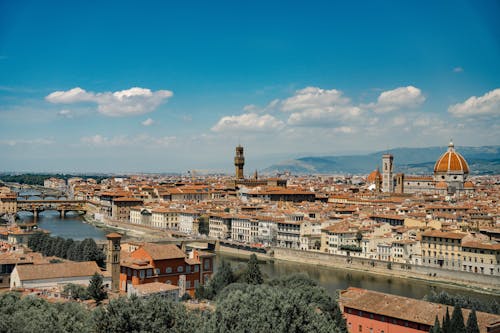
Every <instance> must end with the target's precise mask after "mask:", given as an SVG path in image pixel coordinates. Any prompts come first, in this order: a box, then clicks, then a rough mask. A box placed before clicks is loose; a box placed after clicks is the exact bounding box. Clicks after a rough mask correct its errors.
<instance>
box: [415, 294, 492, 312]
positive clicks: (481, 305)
mask: <svg viewBox="0 0 500 333" xmlns="http://www.w3.org/2000/svg"><path fill="white" fill-rule="evenodd" d="M424 300H426V301H429V302H434V303H441V304H446V305H451V306H455V305H458V306H459V307H461V308H464V309H471V310H472V309H474V310H476V311H481V312H488V313H493V314H500V304H499V302H498V300H496V299H493V300H491V301H490V302H485V301H481V300H478V299H476V298H473V297H470V296H463V295H450V294H448V293H447V292H445V291H441V292H440V293H436V292H434V291H433V292H432V293H431V294H430V295H426V296H425V297H424Z"/></svg>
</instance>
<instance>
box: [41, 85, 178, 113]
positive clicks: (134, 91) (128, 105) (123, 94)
mask: <svg viewBox="0 0 500 333" xmlns="http://www.w3.org/2000/svg"><path fill="white" fill-rule="evenodd" d="M172 96H173V93H172V92H171V91H169V90H157V91H151V90H150V89H145V88H139V87H134V88H130V89H127V90H121V91H115V92H103V93H93V92H87V91H85V90H84V89H82V88H80V87H76V88H73V89H70V90H68V91H55V92H53V93H51V94H49V95H48V96H46V97H45V99H46V100H47V101H48V102H50V103H56V104H73V103H82V102H92V103H96V104H97V110H98V111H99V112H100V113H102V114H103V115H105V116H112V117H120V116H131V115H139V114H145V113H149V112H152V111H154V110H155V109H156V108H157V107H158V106H159V105H160V104H161V103H163V102H164V101H166V100H168V99H169V98H170V97H172Z"/></svg>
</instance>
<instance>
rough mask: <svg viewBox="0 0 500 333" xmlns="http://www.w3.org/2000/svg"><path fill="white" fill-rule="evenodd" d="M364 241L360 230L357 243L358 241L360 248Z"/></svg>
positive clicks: (357, 234)
mask: <svg viewBox="0 0 500 333" xmlns="http://www.w3.org/2000/svg"><path fill="white" fill-rule="evenodd" d="M362 240H363V234H362V233H361V231H359V230H358V232H357V233H356V241H358V246H361V245H360V244H361V241H362Z"/></svg>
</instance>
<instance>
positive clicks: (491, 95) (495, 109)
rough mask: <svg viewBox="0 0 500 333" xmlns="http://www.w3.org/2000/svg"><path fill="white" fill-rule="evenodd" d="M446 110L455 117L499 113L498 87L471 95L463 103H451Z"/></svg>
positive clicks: (499, 93) (499, 94)
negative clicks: (484, 92) (478, 95)
mask: <svg viewBox="0 0 500 333" xmlns="http://www.w3.org/2000/svg"><path fill="white" fill-rule="evenodd" d="M448 112H449V113H451V114H452V115H454V116H455V117H474V116H479V115H492V116H494V115H500V88H497V89H495V90H492V91H490V92H487V93H486V94H484V95H483V96H480V97H476V96H472V97H470V98H468V99H467V100H466V101H465V102H463V103H458V104H455V105H451V106H450V107H449V108H448Z"/></svg>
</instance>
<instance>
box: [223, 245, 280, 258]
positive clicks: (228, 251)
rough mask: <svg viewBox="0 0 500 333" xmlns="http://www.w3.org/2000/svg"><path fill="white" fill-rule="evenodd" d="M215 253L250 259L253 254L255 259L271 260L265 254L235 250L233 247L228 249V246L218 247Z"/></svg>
mask: <svg viewBox="0 0 500 333" xmlns="http://www.w3.org/2000/svg"><path fill="white" fill-rule="evenodd" d="M217 252H221V253H226V254H231V255H236V256H243V257H250V256H251V255H252V254H255V255H256V256H257V258H258V259H261V260H270V259H273V258H272V257H270V256H269V255H268V254H265V253H259V252H253V251H247V250H242V249H237V248H234V247H229V246H224V245H220V246H219V248H218V249H217Z"/></svg>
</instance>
